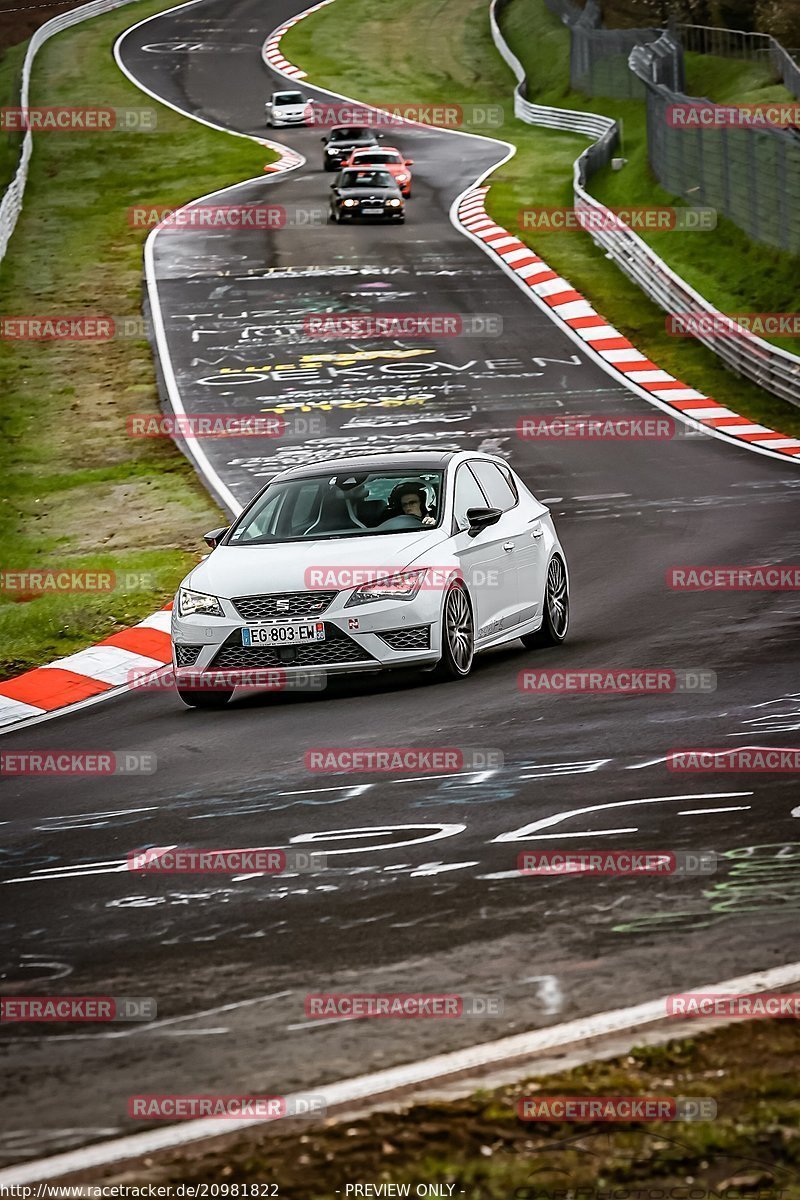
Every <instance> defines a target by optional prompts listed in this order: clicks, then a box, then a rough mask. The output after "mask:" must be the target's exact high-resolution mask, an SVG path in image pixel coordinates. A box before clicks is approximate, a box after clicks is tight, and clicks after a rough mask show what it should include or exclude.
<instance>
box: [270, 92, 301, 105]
mask: <svg viewBox="0 0 800 1200" xmlns="http://www.w3.org/2000/svg"><path fill="white" fill-rule="evenodd" d="M272 103H273V104H303V103H305V101H304V100H303V94H302V92H278V94H277V95H276V96H274V97H273V100H272Z"/></svg>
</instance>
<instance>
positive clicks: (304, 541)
mask: <svg viewBox="0 0 800 1200" xmlns="http://www.w3.org/2000/svg"><path fill="white" fill-rule="evenodd" d="M206 541H207V542H208V544H209V545H210V546H212V547H213V553H212V554H210V555H209V556H208V558H207V559H206V560H205V561H204V562H201V563H200V564H199V565H198V566H196V567H195V568H194V570H192V571H191V572H190V574H189V575H187V577H186V578H185V579H184V581H183V583H182V584H181V586H180V590H179V591H178V594H177V596H176V597H175V604H174V607H173V613H172V645H173V662H174V667H175V679H176V683H177V687H178V693H179V695H180V697H181V699H182V700H183V701H184V702H185V703H186V704H188V705H191V706H196V707H202V708H215V707H219V706H221V705H223V704H225V703H226V702H227V701H228V700H229V699H230V697H231V695H232V694H233V691H234V687H235V686H236V680H237V678H238V677H239V676H242V677H243V678H244V676H246V675H247V673H248V672H252V671H253V670H255V669H258V668H267V669H269V668H277V669H280V670H281V671H282V672H285V673H286V675H287V676H288V675H292V674H299V673H303V672H307V671H308V670H309V668H313V669H318V670H319V671H322V672H325V673H328V672H348V673H349V672H360V671H378V670H385V669H387V668H393V667H416V668H420V669H422V670H432V669H434V668H436V669H437V671H438V673H439V675H440V676H442V677H444V678H446V679H458V678H460V677H462V676H464V675H468V674H469V671H470V668H471V667H472V660H473V657H474V655H475V653H476V652H478V651H481V650H488V649H489V648H490V647H492V646H499V645H501V644H502V643H504V642H512V641H514V640H515V639H516V638H520V639H521V640H522V642H523V644H524V645H525V646H526V647H529V648H533V647H536V646H540V645H551V646H552V645H559V644H560V643H561V642H563V641H564V639H565V637H566V636H567V629H568V626H569V579H568V574H567V563H566V558H565V555H564V551H563V549H562V547H561V543H560V542H559V540H558V537H557V535H556V532H555V529H554V527H553V521H552V519H551V517H550V513H549V511H548V509H547V508H546V507H545V505H544V504H542V503H541V502H540V501H539V500H537V499H536V497H535V496H533V495H532V494H531V492H529V491H528V489H527V488H526V486H525V484H524V483H523V482H522V480H521V479H520V478H519V476H518V475H516V474H515V473H514V472H513V471H512V470H511V468H510V467H509V466H508V464H507V463H505V462H504V461H503V460H502V459H498V458H493V457H491V456H490V455H488V454H478V453H472V452H467V451H448V452H434V451H426V452H420V453H395V454H380V455H379V454H374V455H365V456H363V457H358V458H343V459H331V460H328V461H327V462H317V463H312V464H309V465H307V466H303V467H294V468H292V469H291V470H289V471H284V472H283V473H282V474H280V475H277V476H276V477H275V478H274V479H273V480H272V481H271V482H270V483H268V484H267V486H266V487H265V488H264V489H263V490H262V491H261V492H259V493H258V495H257V496H255V497H254V499H253V500H252V501H251V502H250V504H249V505H248V506H247V508H246V509H245V510H244V512H242V513H241V515H240V516H239V517H238V518H237V519H236V521H235V522H234V524H233V525H232V526H231V527H230V528H229V529H215V530H213V531H212V532H211V533H207V534H206ZM220 675H223V679H222V681H221V686H217V683H215V682H214V677H215V676H216V677H217V679H218V677H219V676H220Z"/></svg>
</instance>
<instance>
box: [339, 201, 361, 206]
mask: <svg viewBox="0 0 800 1200" xmlns="http://www.w3.org/2000/svg"><path fill="white" fill-rule="evenodd" d="M342 204H343V205H344V206H345V208H354V207H355V205H356V204H358V201H357V200H343V201H342Z"/></svg>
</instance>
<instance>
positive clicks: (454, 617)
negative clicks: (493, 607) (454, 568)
mask: <svg viewBox="0 0 800 1200" xmlns="http://www.w3.org/2000/svg"><path fill="white" fill-rule="evenodd" d="M474 658H475V622H474V620H473V616H472V606H471V605H470V602H469V596H468V595H467V591H466V588H464V587H462V585H461V584H460V583H454V584H451V585H450V587H449V588H448V589H447V593H446V595H445V598H444V612H443V614H442V657H441V658H440V659H439V662H438V663H437V664H436V668H435V670H434V672H433V674H434V676H435V678H436V679H440V680H445V679H464V678H465V677H466V676H467V675H469V673H470V671H471V670H472V663H473V660H474Z"/></svg>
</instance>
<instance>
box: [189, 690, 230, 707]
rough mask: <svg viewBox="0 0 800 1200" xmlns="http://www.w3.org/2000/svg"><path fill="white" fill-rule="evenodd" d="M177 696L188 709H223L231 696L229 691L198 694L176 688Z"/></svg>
mask: <svg viewBox="0 0 800 1200" xmlns="http://www.w3.org/2000/svg"><path fill="white" fill-rule="evenodd" d="M178 695H179V696H180V698H181V700H182V701H183V703H184V704H186V705H188V707H189V708H224V707H225V705H226V704H227V703H228V701H229V700H230V698H231V696H232V695H233V688H231V689H230V691H219V692H198V691H192V690H190V689H188V688H178Z"/></svg>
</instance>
